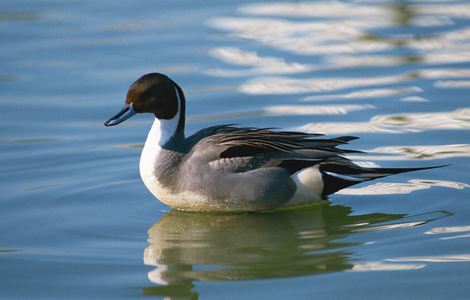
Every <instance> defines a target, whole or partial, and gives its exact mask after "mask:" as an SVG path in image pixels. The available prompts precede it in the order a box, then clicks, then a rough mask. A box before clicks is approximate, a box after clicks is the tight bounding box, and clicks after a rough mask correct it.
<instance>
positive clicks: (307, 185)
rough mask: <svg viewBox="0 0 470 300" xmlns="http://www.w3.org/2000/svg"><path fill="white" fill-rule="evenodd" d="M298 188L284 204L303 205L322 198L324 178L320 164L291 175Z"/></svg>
mask: <svg viewBox="0 0 470 300" xmlns="http://www.w3.org/2000/svg"><path fill="white" fill-rule="evenodd" d="M291 178H292V180H294V182H295V184H296V186H297V190H296V191H295V194H294V196H293V197H292V198H291V199H290V200H289V201H288V202H287V203H286V204H284V206H293V205H301V204H307V203H313V202H320V201H321V200H322V197H321V194H322V191H323V178H322V174H321V172H320V170H319V166H313V167H310V168H306V169H303V170H300V171H298V172H297V173H295V174H293V175H291Z"/></svg>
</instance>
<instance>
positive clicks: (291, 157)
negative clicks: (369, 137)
mask: <svg viewBox="0 0 470 300" xmlns="http://www.w3.org/2000/svg"><path fill="white" fill-rule="evenodd" d="M317 136H320V135H319V134H308V133H301V132H293V131H273V130H272V129H270V128H250V127H248V128H237V127H233V126H231V125H222V126H214V127H209V128H206V129H203V130H201V131H199V132H198V133H196V134H195V135H193V136H191V137H189V138H188V142H189V144H190V147H191V148H192V151H191V152H192V153H190V156H189V157H191V156H192V155H191V154H193V155H194V154H196V155H201V154H202V153H203V155H204V158H205V159H206V160H207V161H209V162H210V163H211V164H212V166H213V167H216V168H218V169H220V170H221V171H224V172H234V173H236V172H245V171H249V170H253V169H256V168H261V167H274V166H276V167H282V168H285V169H286V170H287V171H288V172H289V173H290V174H293V173H295V172H297V171H299V170H300V169H303V168H305V167H308V166H312V165H315V164H318V163H321V162H323V161H325V160H326V159H327V158H334V157H337V158H342V156H341V155H342V154H343V153H349V152H357V151H354V150H343V149H338V148H336V147H337V146H339V145H342V144H346V143H347V142H348V141H351V140H353V139H356V138H355V137H350V136H344V137H338V138H334V139H323V138H322V139H319V138H315V137H317Z"/></svg>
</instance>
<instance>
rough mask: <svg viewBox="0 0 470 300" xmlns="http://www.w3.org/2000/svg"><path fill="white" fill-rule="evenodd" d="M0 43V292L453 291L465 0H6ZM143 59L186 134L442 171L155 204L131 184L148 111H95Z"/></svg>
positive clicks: (467, 141)
mask: <svg viewBox="0 0 470 300" xmlns="http://www.w3.org/2000/svg"><path fill="white" fill-rule="evenodd" d="M0 38H1V41H2V43H1V44H2V46H1V47H0V65H1V66H2V68H1V69H0V128H1V132H0V161H1V165H2V168H1V169H0V184H1V190H2V193H1V197H0V297H1V298H5V299H14V298H21V299H33V298H55V299H65V298H79V299H83V298H112V299H116V298H140V297H157V298H165V297H168V299H176V298H178V299H181V298H182V299H185V298H190V299H196V298H201V299H226V298H227V299H228V298H229V299H312V298H320V299H345V298H358V299H359V298H360V299H384V298H389V299H398V298H400V299H430V298H439V299H452V298H454V299H456V298H458V299H463V298H468V294H469V292H470V289H469V286H468V282H469V280H470V218H469V216H470V193H469V191H470V189H469V184H470V181H469V170H470V160H469V157H470V132H469V129H470V103H469V101H470V93H469V92H470V3H468V1H439V0H433V1H412V2H411V1H314V2H298V1H292V2H288V1H281V2H278V1H270V2H250V1H197V2H194V1H120V2H119V3H117V2H114V1H98V2H93V1H20V2H19V1H8V0H7V1H3V2H2V6H1V8H0ZM152 71H158V72H162V73H166V74H168V75H170V76H171V77H172V78H174V79H175V80H176V81H177V82H178V83H179V84H180V85H181V86H182V87H183V89H184V90H185V92H186V95H187V98H188V104H187V106H188V124H187V133H192V132H194V131H196V130H198V129H200V128H202V127H206V126H210V125H214V124H220V123H237V124H240V125H243V126H264V127H277V128H282V129H289V130H302V131H307V132H318V133H325V134H327V135H330V136H334V135H337V134H342V135H355V136H360V137H361V139H359V140H357V141H354V142H353V143H351V145H349V146H350V147H352V148H354V149H359V150H363V151H367V152H368V154H364V155H358V154H355V155H354V156H353V157H352V158H353V159H354V160H357V161H358V162H360V163H361V164H365V165H373V166H376V165H380V166H385V167H392V166H393V167H395V166H399V167H409V166H431V165H448V166H446V167H444V168H440V169H433V170H427V171H421V172H414V173H406V174H401V175H397V176H393V177H389V178H385V179H380V180H377V181H375V182H373V183H371V184H369V185H359V186H355V187H352V188H349V189H346V190H343V191H341V192H340V193H338V194H336V195H333V196H332V197H330V199H329V200H330V201H329V203H324V204H321V205H316V206H312V207H306V208H303V209H296V210H286V211H280V212H274V213H265V214H215V215H214V214H194V213H181V212H176V211H171V209H169V208H168V207H167V206H165V205H164V204H162V203H160V202H158V201H155V199H154V198H153V196H152V195H151V194H150V193H149V192H148V191H147V190H146V188H145V187H144V185H143V184H142V182H141V180H140V178H139V173H138V160H139V155H140V151H141V145H142V143H143V142H144V140H145V137H146V134H147V130H148V129H149V127H150V123H151V117H150V116H138V117H136V118H133V119H132V120H130V121H129V122H127V123H126V124H123V125H122V126H118V127H113V128H105V127H104V126H103V125H102V124H103V121H104V120H106V119H107V118H108V117H109V116H111V115H112V114H114V113H115V112H116V111H117V110H118V109H119V108H120V107H121V105H122V101H123V99H124V96H125V92H126V90H127V87H128V86H129V84H130V83H131V82H132V81H133V80H135V79H136V78H137V77H138V76H140V75H142V74H144V73H147V72H152Z"/></svg>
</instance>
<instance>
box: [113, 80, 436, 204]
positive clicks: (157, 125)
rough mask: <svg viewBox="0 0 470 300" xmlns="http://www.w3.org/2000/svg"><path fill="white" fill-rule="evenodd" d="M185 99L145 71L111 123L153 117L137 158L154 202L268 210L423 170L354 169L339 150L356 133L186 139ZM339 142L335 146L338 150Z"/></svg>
mask: <svg viewBox="0 0 470 300" xmlns="http://www.w3.org/2000/svg"><path fill="white" fill-rule="evenodd" d="M185 109H186V98H185V94H184V93H183V90H182V88H181V87H180V86H179V85H178V84H177V83H176V82H175V81H173V80H172V79H170V78H169V77H168V76H166V75H164V74H161V73H149V74H145V75H143V76H141V77H140V78H138V79H137V80H136V81H135V82H133V83H132V84H131V85H130V87H129V90H128V92H127V96H126V99H125V103H124V107H123V108H122V109H121V110H120V111H119V112H118V113H117V114H116V115H114V116H113V117H111V118H110V119H109V120H107V121H106V122H105V123H104V125H105V126H115V125H118V124H120V123H122V122H124V121H125V120H127V119H129V118H131V117H132V116H134V115H136V114H142V113H150V114H153V115H154V117H155V120H154V121H153V125H152V127H151V129H150V131H149V133H148V136H147V139H146V141H145V144H144V147H143V150H142V154H141V157H140V163H139V170H140V176H141V178H142V181H143V183H144V184H145V186H146V187H147V189H148V190H149V191H150V192H151V193H152V194H153V196H155V197H156V198H157V199H158V200H160V201H161V202H163V203H164V204H166V205H168V206H170V207H172V208H173V209H177V210H186V211H218V212H249V211H273V210H278V209H284V208H292V207H298V206H305V205H310V204H313V203H319V202H322V201H324V200H326V199H327V198H328V196H330V195H332V194H334V193H335V192H337V191H339V190H341V189H344V188H347V187H350V186H352V185H355V184H360V183H363V182H367V181H370V180H374V179H377V178H382V177H385V176H389V175H394V174H399V173H403V172H410V171H418V170H424V169H430V168H435V167H421V168H376V167H365V166H360V165H358V164H356V163H354V162H352V161H351V160H350V159H348V158H347V155H348V154H349V153H363V152H362V151H358V150H349V149H344V147H342V146H344V145H346V144H348V143H349V142H350V141H352V140H355V139H357V137H354V136H340V137H335V138H325V137H324V136H323V135H322V134H315V133H303V132H295V131H279V130H275V129H273V128H254V127H237V126H235V125H233V124H223V125H215V126H211V127H208V128H204V129H201V130H199V131H197V132H196V133H194V134H192V135H190V136H188V137H186V136H185ZM340 147H341V148H340Z"/></svg>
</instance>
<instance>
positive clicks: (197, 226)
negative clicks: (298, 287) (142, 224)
mask: <svg viewBox="0 0 470 300" xmlns="http://www.w3.org/2000/svg"><path fill="white" fill-rule="evenodd" d="M351 212H352V210H351V209H350V208H349V207H344V206H339V205H335V206H331V205H330V204H327V203H325V204H321V205H316V206H311V207H305V208H303V209H295V210H285V211H278V212H273V213H262V214H257V213H247V214H195V213H184V212H178V211H172V212H170V213H168V214H166V215H164V216H163V217H162V218H161V219H160V220H159V221H158V222H156V223H155V224H154V225H153V226H152V227H151V228H150V229H149V231H148V241H149V246H148V247H147V248H146V249H145V251H144V263H145V264H146V265H150V266H154V267H155V269H153V270H152V271H150V272H149V273H148V278H149V280H150V281H152V282H153V283H155V284H156V286H150V287H144V288H143V292H144V294H145V295H160V296H169V297H185V298H186V297H187V298H193V299H195V298H197V297H198V292H197V291H196V290H195V285H194V283H195V282H197V281H239V280H255V279H269V278H281V277H284V278H285V277H294V276H305V275H314V274H322V273H329V272H342V271H351V270H353V269H354V268H355V264H354V263H353V262H352V260H351V256H352V255H353V254H354V248H355V247H357V246H361V245H364V243H363V242H350V241H345V238H347V237H348V236H350V235H351V234H353V233H354V232H359V231H369V230H386V229H393V228H404V227H414V226H418V225H422V224H424V223H427V222H429V221H432V220H435V219H436V218H440V217H442V216H446V215H448V214H447V213H442V212H439V213H437V214H436V213H429V214H424V215H419V216H407V215H405V214H384V213H372V214H365V215H351Z"/></svg>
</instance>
